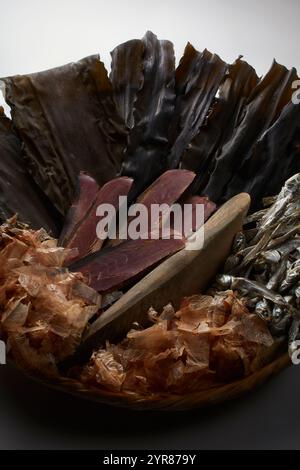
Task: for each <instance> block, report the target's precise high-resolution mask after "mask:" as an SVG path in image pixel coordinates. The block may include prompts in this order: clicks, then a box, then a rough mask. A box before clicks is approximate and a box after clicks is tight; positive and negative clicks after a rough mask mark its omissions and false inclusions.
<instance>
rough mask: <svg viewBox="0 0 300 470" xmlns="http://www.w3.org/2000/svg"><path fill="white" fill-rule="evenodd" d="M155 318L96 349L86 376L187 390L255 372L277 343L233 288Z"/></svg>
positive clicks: (126, 385) (139, 389)
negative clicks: (111, 342) (122, 338)
mask: <svg viewBox="0 0 300 470" xmlns="http://www.w3.org/2000/svg"><path fill="white" fill-rule="evenodd" d="M149 318H150V320H151V322H152V323H153V325H152V326H149V327H148V328H146V329H144V330H140V329H135V330H131V331H130V332H129V333H128V335H127V338H126V339H124V340H123V341H122V342H121V343H119V344H117V345H113V344H109V343H108V344H107V345H106V347H105V348H102V349H99V350H98V351H95V352H94V353H93V355H92V357H91V360H90V362H89V363H88V364H87V365H86V366H84V367H83V369H82V370H81V371H80V380H81V381H82V382H84V383H86V384H89V385H92V386H96V387H100V388H104V389H108V390H110V391H113V392H120V391H121V392H124V393H128V394H134V395H151V394H163V393H167V392H168V393H170V392H171V393H178V394H184V393H187V392H192V391H195V390H201V389H204V388H210V387H215V386H217V385H220V384H221V383H225V382H228V381H232V380H235V379H238V378H241V377H244V376H246V375H249V374H251V373H252V372H254V371H255V370H257V368H260V367H261V366H262V365H263V362H264V357H265V355H266V353H267V351H268V350H269V349H270V348H272V347H273V346H274V340H273V338H272V336H271V334H270V332H269V330H268V328H267V326H266V324H265V323H264V321H263V320H261V319H259V318H258V317H257V316H256V315H255V314H250V313H249V312H248V310H247V308H246V307H245V306H244V304H243V303H242V302H241V301H240V300H239V299H238V298H237V297H236V296H235V294H234V293H233V292H232V291H230V290H229V291H226V292H223V293H221V294H217V295H215V296H214V297H212V296H208V295H195V296H192V297H190V298H185V299H183V301H182V304H181V307H180V310H178V311H177V312H175V311H174V309H173V307H172V305H171V304H169V305H167V306H166V307H165V308H164V309H163V311H162V312H161V314H158V313H157V312H155V311H154V310H153V309H151V310H150V311H149ZM77 373H78V371H77Z"/></svg>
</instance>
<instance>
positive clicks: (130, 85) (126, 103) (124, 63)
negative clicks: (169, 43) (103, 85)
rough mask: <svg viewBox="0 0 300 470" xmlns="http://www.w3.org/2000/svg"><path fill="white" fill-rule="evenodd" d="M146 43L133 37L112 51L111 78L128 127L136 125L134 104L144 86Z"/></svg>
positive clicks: (121, 112) (120, 110) (116, 98)
mask: <svg viewBox="0 0 300 470" xmlns="http://www.w3.org/2000/svg"><path fill="white" fill-rule="evenodd" d="M143 54H144V43H143V41H141V40H140V39H133V40H132V41H127V42H125V43H124V44H120V45H119V46H117V47H116V48H115V49H114V50H113V51H112V52H111V57H112V62H111V73H110V80H111V83H112V86H113V91H114V96H115V100H116V103H117V105H118V108H119V112H120V115H121V116H122V118H123V119H124V122H125V124H126V125H127V127H128V128H130V129H131V128H132V127H133V125H134V118H133V106H134V102H135V100H136V97H137V93H138V91H139V90H140V88H141V87H142V86H143V80H144V75H143Z"/></svg>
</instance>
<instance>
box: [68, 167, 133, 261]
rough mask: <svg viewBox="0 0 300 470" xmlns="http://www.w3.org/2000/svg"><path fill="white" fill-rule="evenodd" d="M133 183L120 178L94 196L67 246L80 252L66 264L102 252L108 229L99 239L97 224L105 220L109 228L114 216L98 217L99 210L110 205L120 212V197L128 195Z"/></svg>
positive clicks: (106, 185) (128, 179) (130, 180)
mask: <svg viewBox="0 0 300 470" xmlns="http://www.w3.org/2000/svg"><path fill="white" fill-rule="evenodd" d="M132 183H133V180H132V179H131V178H127V177H126V176H122V177H120V178H115V179H113V180H111V181H109V182H108V183H106V184H105V185H104V186H102V188H101V189H99V190H98V192H97V194H96V197H94V194H92V198H91V200H90V207H89V209H88V212H87V215H86V216H85V217H83V218H82V221H81V223H80V224H79V225H78V226H77V228H76V231H75V233H74V234H73V237H72V238H71V239H70V240H69V242H68V244H67V245H66V246H67V248H77V250H78V252H77V254H76V255H70V256H71V257H70V258H67V263H66V264H69V263H70V262H74V261H76V260H77V259H81V258H83V257H84V256H86V255H88V254H90V253H94V252H95V251H98V250H100V248H101V247H102V245H103V243H104V240H105V238H106V236H107V227H105V230H104V231H103V232H102V233H101V237H98V235H99V234H97V232H96V229H97V224H98V223H99V222H100V221H101V220H102V219H104V218H105V222H106V223H107V225H108V228H109V227H110V224H111V222H112V221H113V218H114V215H113V214H111V213H109V214H105V215H97V208H98V207H99V206H100V205H102V204H110V205H111V206H113V207H114V208H115V209H116V210H118V206H119V197H120V196H127V195H128V193H129V191H130V188H131V186H132Z"/></svg>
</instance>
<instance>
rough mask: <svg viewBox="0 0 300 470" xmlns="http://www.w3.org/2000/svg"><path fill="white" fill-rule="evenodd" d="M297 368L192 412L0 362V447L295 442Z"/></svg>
mask: <svg viewBox="0 0 300 470" xmlns="http://www.w3.org/2000/svg"><path fill="white" fill-rule="evenodd" d="M299 392H300V370H298V368H297V366H293V367H290V368H289V369H287V370H285V371H284V372H282V373H281V374H280V375H279V376H277V377H275V378H273V379H272V380H271V381H269V382H268V383H266V384H265V385H263V386H262V387H261V388H260V389H259V390H257V391H256V392H253V393H251V394H250V395H247V396H245V397H244V398H240V399H238V400H236V401H234V402H229V403H226V404H223V405H218V406H216V407H214V408H211V409H208V410H204V411H203V410H202V411H201V410H198V411H192V412H173V413H167V412H160V413H158V412H147V413H145V412H133V411H128V410H121V409H117V408H110V407H107V406H102V405H97V404H94V403H90V402H87V401H85V400H80V399H77V398H74V397H72V396H69V395H65V394H63V393H60V392H56V391H53V390H49V389H47V388H46V387H44V386H42V385H40V384H38V383H35V382H33V381H31V380H30V379H28V378H26V377H24V376H23V375H22V374H21V373H20V372H19V371H17V370H13V369H11V368H10V367H9V366H0V449H34V450H37V449H107V450H110V449H111V450H116V449H124V450H125V449H135V450H137V449H154V450H157V449H174V450H175V449H177V450H178V449H200V450H203V449H300V410H299V404H298V397H299Z"/></svg>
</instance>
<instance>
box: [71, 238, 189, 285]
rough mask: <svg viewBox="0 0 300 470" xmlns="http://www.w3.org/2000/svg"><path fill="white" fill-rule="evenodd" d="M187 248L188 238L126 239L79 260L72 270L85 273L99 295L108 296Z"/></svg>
mask: <svg viewBox="0 0 300 470" xmlns="http://www.w3.org/2000/svg"><path fill="white" fill-rule="evenodd" d="M184 247H185V241H184V239H172V238H171V239H170V240H168V239H160V240H155V239H153V240H151V239H148V240H143V239H138V240H126V241H125V242H123V243H121V244H119V245H117V246H114V247H108V248H105V249H103V250H100V251H98V252H96V253H93V254H91V255H89V256H86V257H85V258H82V259H80V260H78V261H76V262H75V263H73V264H72V265H71V266H70V269H71V270H72V271H79V272H81V273H82V274H83V275H84V276H85V277H86V279H87V282H88V285H89V286H91V287H93V288H94V289H96V290H97V291H98V292H101V293H107V292H112V291H114V290H116V289H121V288H124V287H126V286H128V285H129V284H132V283H133V282H134V281H136V280H137V279H139V278H140V277H141V276H143V275H145V274H146V273H147V272H148V271H149V269H150V268H152V267H153V266H154V265H156V264H157V263H159V262H160V261H162V260H163V259H165V258H166V257H168V256H171V255H172V254H174V253H176V252H177V251H179V250H182V249H183V248H184Z"/></svg>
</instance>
